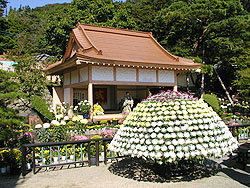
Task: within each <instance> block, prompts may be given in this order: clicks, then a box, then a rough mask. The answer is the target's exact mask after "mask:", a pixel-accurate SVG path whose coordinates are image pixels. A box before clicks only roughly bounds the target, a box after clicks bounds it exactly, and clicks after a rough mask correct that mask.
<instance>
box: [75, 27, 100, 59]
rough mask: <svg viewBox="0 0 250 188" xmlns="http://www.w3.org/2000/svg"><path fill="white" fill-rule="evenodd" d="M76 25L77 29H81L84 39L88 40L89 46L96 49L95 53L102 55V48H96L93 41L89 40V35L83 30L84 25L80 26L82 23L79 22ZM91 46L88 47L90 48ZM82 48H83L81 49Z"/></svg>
mask: <svg viewBox="0 0 250 188" xmlns="http://www.w3.org/2000/svg"><path fill="white" fill-rule="evenodd" d="M77 26H78V29H79V30H80V31H82V33H83V35H84V36H85V37H86V39H87V40H88V42H89V43H90V45H91V47H93V48H94V49H96V51H97V53H98V54H99V55H102V50H100V49H98V48H97V47H96V46H95V45H94V43H93V42H92V41H91V40H90V38H89V36H88V35H87V33H86V32H85V29H84V27H82V24H81V23H78V24H77ZM91 47H90V48H91ZM88 49H89V48H88ZM83 50H84V49H83Z"/></svg>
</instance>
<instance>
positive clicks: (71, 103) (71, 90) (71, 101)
mask: <svg viewBox="0 0 250 188" xmlns="http://www.w3.org/2000/svg"><path fill="white" fill-rule="evenodd" d="M73 95H74V89H73V88H72V87H71V88H70V106H73Z"/></svg>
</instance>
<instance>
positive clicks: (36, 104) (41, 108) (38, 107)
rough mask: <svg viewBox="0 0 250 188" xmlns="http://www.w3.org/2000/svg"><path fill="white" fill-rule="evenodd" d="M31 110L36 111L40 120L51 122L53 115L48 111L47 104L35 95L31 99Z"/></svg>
mask: <svg viewBox="0 0 250 188" xmlns="http://www.w3.org/2000/svg"><path fill="white" fill-rule="evenodd" d="M31 108H33V109H34V110H35V111H37V112H38V113H39V115H40V116H42V117H41V118H42V119H47V120H53V117H54V115H53V113H52V112H50V111H49V106H48V104H47V103H46V101H45V100H44V99H42V98H41V97H39V96H36V95H34V96H32V97H31Z"/></svg>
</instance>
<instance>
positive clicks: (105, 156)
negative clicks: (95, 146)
mask: <svg viewBox="0 0 250 188" xmlns="http://www.w3.org/2000/svg"><path fill="white" fill-rule="evenodd" d="M103 144H104V164H105V165H107V142H106V141H104V142H103Z"/></svg>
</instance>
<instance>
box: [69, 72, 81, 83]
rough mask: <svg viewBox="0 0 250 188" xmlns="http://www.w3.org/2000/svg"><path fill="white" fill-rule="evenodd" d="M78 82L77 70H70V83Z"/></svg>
mask: <svg viewBox="0 0 250 188" xmlns="http://www.w3.org/2000/svg"><path fill="white" fill-rule="evenodd" d="M78 82H79V77H78V70H75V71H72V72H71V84H76V83H78Z"/></svg>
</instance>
